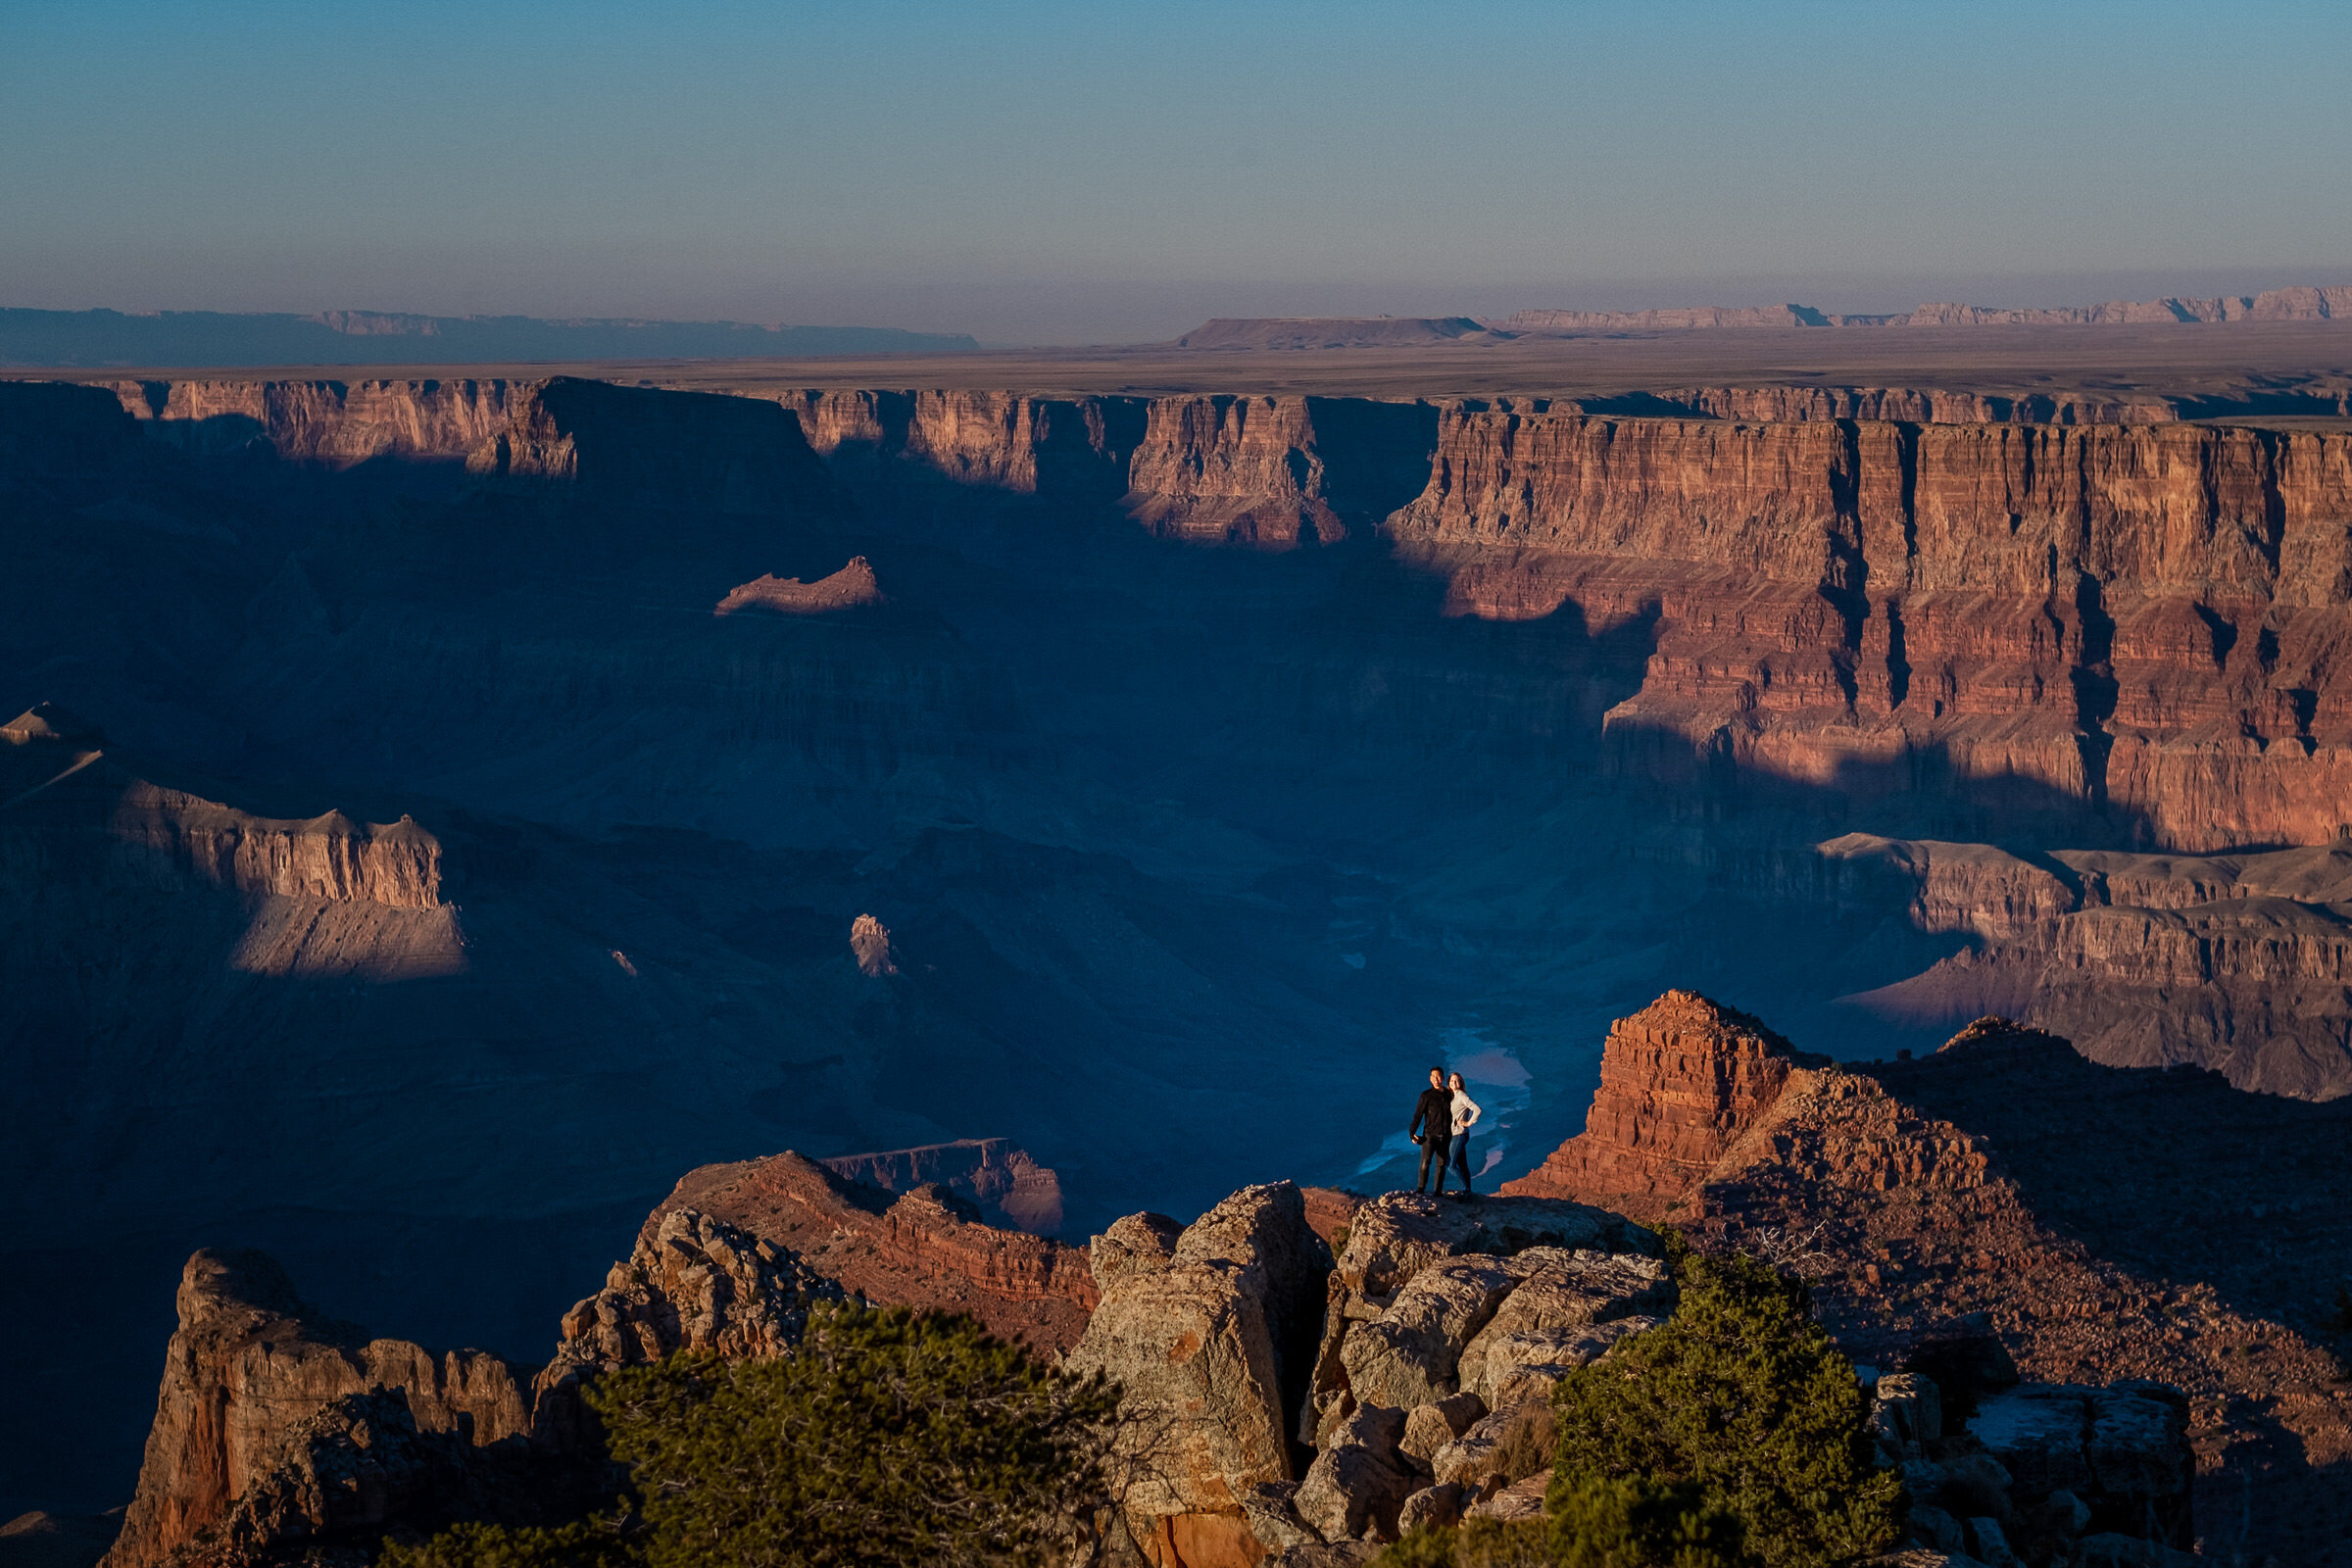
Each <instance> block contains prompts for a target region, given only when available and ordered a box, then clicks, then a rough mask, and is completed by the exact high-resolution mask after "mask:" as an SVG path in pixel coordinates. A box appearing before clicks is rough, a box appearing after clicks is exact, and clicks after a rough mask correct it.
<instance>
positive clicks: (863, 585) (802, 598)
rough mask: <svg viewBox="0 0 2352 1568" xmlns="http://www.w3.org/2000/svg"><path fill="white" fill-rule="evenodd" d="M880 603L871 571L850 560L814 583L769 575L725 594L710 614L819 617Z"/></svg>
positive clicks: (858, 558)
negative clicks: (762, 612) (756, 612)
mask: <svg viewBox="0 0 2352 1568" xmlns="http://www.w3.org/2000/svg"><path fill="white" fill-rule="evenodd" d="M881 603H882V588H881V585H880V584H879V583H877V582H875V581H874V568H873V567H872V566H871V565H869V564H867V563H866V559H865V558H864V557H863V556H853V557H851V558H850V564H848V565H846V566H844V567H842V568H841V569H840V570H839V571H837V572H834V573H833V574H832V575H831V576H827V577H819V578H818V579H817V580H816V581H814V582H803V581H801V579H800V578H798V577H778V576H776V575H775V574H774V573H772V572H771V573H769V574H768V575H766V576H764V577H757V578H754V579H753V580H752V581H750V582H747V583H744V584H742V585H741V586H740V587H736V588H732V589H730V590H728V592H727V597H726V598H724V599H721V600H720V601H719V602H718V608H717V609H715V610H713V611H711V613H712V614H714V615H732V614H734V613H736V612H737V611H739V610H766V611H773V612H775V613H779V614H785V615H822V614H825V613H829V612H832V611H836V610H854V609H856V608H857V607H858V606H860V605H878V604H881Z"/></svg>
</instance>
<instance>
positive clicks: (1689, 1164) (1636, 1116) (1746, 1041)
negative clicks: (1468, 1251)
mask: <svg viewBox="0 0 2352 1568" xmlns="http://www.w3.org/2000/svg"><path fill="white" fill-rule="evenodd" d="M1798 1065H1799V1063H1798V1058H1797V1054H1796V1052H1795V1050H1794V1049H1793V1048H1792V1047H1791V1046H1790V1045H1789V1042H1788V1041H1786V1040H1783V1039H1782V1038H1781V1037H1780V1036H1778V1035H1776V1034H1774V1033H1773V1032H1772V1031H1771V1030H1769V1029H1767V1028H1765V1027H1764V1026H1763V1024H1761V1023H1760V1022H1758V1021H1757V1020H1756V1019H1754V1018H1751V1017H1749V1016H1748V1015H1747V1014H1745V1013H1742V1012H1739V1011H1736V1010H1734V1009H1732V1008H1729V1007H1725V1006H1723V1005H1720V1004H1718V1003H1714V1002H1710V1001H1708V1000H1707V999H1706V998H1704V997H1701V996H1697V995H1694V994H1692V993H1691V992H1688V991H1669V992H1667V993H1666V995H1664V996H1662V997H1660V998H1659V999H1658V1000H1657V1001H1656V1002H1653V1003H1651V1004H1650V1005H1648V1006H1647V1007H1644V1008H1643V1009H1642V1011H1640V1012H1638V1013H1636V1014H1634V1015H1633V1016H1632V1017H1630V1018H1620V1019H1618V1020H1617V1022H1616V1023H1614V1024H1612V1025H1611V1026H1610V1028H1609V1035H1608V1040H1607V1041H1606V1043H1604V1044H1603V1046H1602V1048H1601V1057H1600V1087H1599V1089H1597V1090H1596V1091H1595V1092H1594V1093H1593V1108H1592V1110H1591V1111H1590V1112H1589V1113H1588V1114H1587V1116H1586V1119H1585V1130H1584V1132H1583V1133H1581V1134H1580V1135H1578V1136H1577V1137H1575V1138H1571V1139H1570V1140H1568V1142H1566V1143H1565V1144H1562V1145H1561V1146H1560V1147H1559V1148H1558V1149H1556V1150H1554V1151H1552V1152H1551V1154H1550V1155H1549V1156H1548V1157H1547V1158H1546V1159H1545V1160H1544V1163H1543V1164H1542V1165H1540V1166H1538V1167H1537V1168H1536V1169H1535V1170H1534V1171H1533V1172H1531V1173H1530V1174H1528V1175H1526V1176H1523V1177H1520V1178H1519V1179H1518V1180H1517V1181H1513V1182H1508V1183H1505V1184H1504V1186H1503V1189H1502V1190H1503V1192H1504V1193H1506V1194H1511V1195H1517V1196H1524V1197H1541V1198H1573V1199H1577V1200H1580V1201H1585V1202H1592V1203H1606V1204H1607V1205H1608V1206H1610V1207H1611V1208H1614V1209H1617V1210H1618V1211H1620V1212H1622V1213H1626V1214H1630V1215H1633V1216H1635V1217H1637V1218H1642V1219H1657V1218H1660V1217H1662V1216H1664V1215H1665V1214H1666V1213H1667V1212H1668V1211H1670V1210H1672V1209H1674V1208H1676V1207H1678V1206H1680V1205H1681V1204H1683V1203H1684V1202H1685V1201H1688V1200H1689V1199H1691V1197H1692V1196H1694V1195H1695V1194H1696V1192H1697V1191H1698V1187H1699V1184H1700V1183H1701V1182H1702V1181H1703V1180H1704V1179H1705V1178H1706V1175H1707V1173H1708V1172H1709V1171H1710V1170H1712V1169H1713V1168H1714V1167H1715V1165H1716V1164H1717V1162H1718V1161H1720V1160H1721V1159H1722V1158H1723V1156H1724V1152H1725V1151H1727V1150H1728V1149H1730V1148H1731V1147H1732V1145H1733V1144H1734V1143H1736V1142H1738V1141H1739V1139H1740V1137H1741V1136H1742V1135H1744V1134H1745V1133H1747V1132H1748V1131H1749V1130H1750V1129H1752V1128H1754V1127H1755V1126H1756V1125H1757V1124H1758V1123H1759V1122H1761V1121H1762V1120H1763V1119H1764V1117H1765V1116H1766V1115H1767V1113H1769V1112H1770V1111H1771V1109H1772V1107H1773V1105H1774V1103H1776V1102H1777V1101H1778V1100H1779V1099H1780V1097H1781V1094H1782V1091H1783V1090H1784V1089H1785V1088H1786V1087H1787V1085H1788V1083H1789V1074H1790V1073H1791V1072H1793V1071H1795V1070H1796V1069H1797V1067H1798Z"/></svg>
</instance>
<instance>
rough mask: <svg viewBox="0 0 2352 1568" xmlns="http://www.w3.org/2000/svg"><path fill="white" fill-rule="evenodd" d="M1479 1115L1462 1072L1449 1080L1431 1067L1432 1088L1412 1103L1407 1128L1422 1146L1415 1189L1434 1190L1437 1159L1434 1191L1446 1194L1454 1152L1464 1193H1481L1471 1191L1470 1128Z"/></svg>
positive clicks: (1440, 1069) (1455, 1165) (1475, 1122)
mask: <svg viewBox="0 0 2352 1568" xmlns="http://www.w3.org/2000/svg"><path fill="white" fill-rule="evenodd" d="M1479 1115H1480V1111H1479V1108H1478V1102H1477V1101H1475V1100H1472V1099H1471V1098H1470V1096H1469V1093H1468V1091H1466V1090H1464V1089H1463V1088H1462V1075H1461V1074H1460V1073H1458V1072H1457V1073H1455V1074H1454V1075H1453V1076H1452V1078H1451V1079H1448V1078H1447V1077H1446V1073H1445V1071H1444V1069H1442V1068H1438V1067H1432V1068H1430V1069H1429V1087H1428V1088H1427V1089H1424V1090H1422V1091H1421V1098H1420V1099H1419V1100H1417V1101H1415V1102H1414V1103H1413V1119H1412V1120H1411V1121H1410V1122H1408V1123H1406V1124H1405V1129H1404V1130H1405V1131H1406V1132H1408V1133H1410V1134H1412V1135H1413V1142H1414V1143H1416V1144H1419V1145H1420V1146H1421V1179H1420V1180H1419V1181H1417V1182H1415V1183H1414V1184H1413V1191H1414V1192H1416V1193H1418V1192H1425V1191H1430V1190H1431V1189H1430V1185H1429V1170H1430V1163H1431V1161H1432V1160H1433V1159H1434V1160H1435V1161H1436V1163H1437V1170H1438V1185H1437V1187H1436V1188H1435V1192H1436V1193H1437V1195H1438V1196H1439V1197H1444V1196H1445V1193H1446V1163H1447V1156H1448V1155H1451V1156H1452V1159H1451V1162H1452V1165H1453V1168H1454V1169H1455V1170H1456V1171H1458V1172H1460V1173H1461V1178H1462V1196H1463V1197H1464V1198H1475V1197H1477V1196H1478V1195H1477V1194H1476V1193H1473V1192H1472V1191H1470V1129H1471V1128H1472V1127H1474V1126H1476V1125H1477V1124H1478V1118H1479Z"/></svg>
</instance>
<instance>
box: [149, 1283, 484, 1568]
mask: <svg viewBox="0 0 2352 1568" xmlns="http://www.w3.org/2000/svg"><path fill="white" fill-rule="evenodd" d="M379 1390H389V1391H395V1392H397V1393H399V1394H400V1395H401V1396H402V1398H403V1402H404V1403H405V1405H406V1410H407V1414H408V1416H409V1417H410V1418H412V1419H413V1421H414V1424H415V1427H416V1429H417V1430H418V1431H422V1432H440V1433H454V1434H458V1435H459V1436H461V1437H462V1438H463V1439H464V1440H465V1441H466V1442H467V1443H470V1444H472V1445H475V1446H487V1445H491V1444H496V1443H500V1442H503V1441H506V1440H508V1439H513V1438H521V1437H525V1436H527V1435H528V1433H529V1431H530V1405H529V1401H528V1398H527V1397H526V1396H525V1394H524V1392H523V1388H522V1386H521V1384H520V1383H519V1382H518V1381H517V1380H516V1378H515V1374H514V1372H513V1370H512V1369H511V1368H509V1367H508V1366H507V1364H506V1363H505V1362H503V1361H501V1360H499V1359H498V1358H497V1357H496V1356H493V1355H488V1354H485V1353H483V1352H481V1351H478V1350H453V1351H451V1352H450V1353H449V1354H448V1355H447V1356H445V1357H436V1356H434V1355H433V1354H431V1353H430V1352H429V1351H426V1350H423V1349H420V1348H417V1346H414V1345H411V1344H409V1343H407V1342H406V1341H402V1340H373V1341H368V1340H365V1339H363V1338H362V1337H361V1336H360V1334H359V1333H358V1332H357V1331H356V1330H353V1329H351V1328H350V1327H349V1326H348V1325H342V1324H334V1323H328V1322H324V1321H322V1320H320V1319H319V1317H318V1315H317V1314H316V1313H315V1312H313V1311H312V1310H311V1309H310V1308H308V1307H305V1306H304V1305H303V1304H302V1303H301V1301H300V1300H299V1299H296V1297H295V1295H294V1290H293V1287H292V1285H290V1284H289V1283H288V1282H287V1280H286V1277H285V1275H284V1273H283V1272H282V1271H281V1270H280V1269H279V1268H278V1267H277V1265H276V1264H275V1263H273V1262H271V1261H270V1259H269V1258H267V1257H265V1256H263V1255H262V1254H261V1253H259V1252H213V1251H202V1252H198V1253H197V1254H196V1255H195V1256H194V1257H192V1258H190V1259H189V1260H188V1266H187V1270H186V1272H185V1273H184V1275H183V1276H182V1277H181V1281H180V1287H179V1329H178V1331H177V1332H176V1333H174V1334H173V1335H172V1343H171V1346H170V1347H169V1348H167V1349H166V1351H165V1355H164V1380H163V1386H162V1389H161V1390H160V1392H159V1393H158V1394H157V1396H156V1414H155V1425H154V1427H153V1428H152V1429H151V1430H150V1431H149V1433H148V1437H147V1455H146V1462H145V1463H144V1465H142V1467H141V1468H140V1471H139V1486H138V1492H137V1494H136V1495H135V1496H134V1497H133V1498H132V1499H131V1504H130V1510H129V1512H128V1513H127V1514H125V1515H124V1517H123V1534H122V1536H121V1537H120V1539H118V1540H117V1542H116V1543H115V1545H114V1548H113V1549H112V1550H111V1551H109V1552H108V1553H107V1556H106V1568H149V1565H151V1564H155V1563H160V1562H163V1561H164V1560H166V1559H167V1558H168V1557H170V1556H171V1555H172V1552H173V1551H174V1550H176V1549H178V1548H180V1547H182V1546H184V1545H186V1544H189V1543H190V1542H191V1541H192V1540H193V1539H194V1538H195V1537H196V1535H197V1534H198V1532H200V1531H202V1530H204V1529H206V1528H207V1527H210V1526H216V1525H219V1524H221V1522H222V1521H223V1520H224V1519H226V1518H227V1517H228V1516H229V1514H230V1511H231V1508H232V1506H233V1505H234V1504H235V1503H236V1502H237V1501H238V1500H239V1499H240V1498H242V1497H244V1496H245V1495H246V1494H247V1493H248V1492H249V1491H250V1490H251V1489H252V1488H253V1487H254V1486H255V1484H256V1483H257V1482H259V1481H262V1480H264V1479H266V1478H267V1476H268V1474H269V1472H270V1468H271V1460H272V1459H273V1457H274V1456H275V1455H277V1453H278V1451H279V1450H280V1449H281V1448H282V1447H283V1445H284V1440H285V1439H286V1438H287V1436H288V1435H289V1434H290V1433H291V1432H292V1431H293V1429H295V1428H296V1427H297V1426H298V1425H299V1424H301V1423H302V1422H304V1421H306V1420H308V1419H310V1418H312V1417H314V1416H317V1415H319V1414H320V1413H321V1412H323V1411H325V1410H327V1409H328V1407H329V1406H331V1405H333V1404H335V1402H336V1401H338V1400H342V1399H346V1398H349V1397H354V1396H365V1395H368V1394H370V1393H371V1392H374V1391H379ZM324 1522H325V1521H324V1519H320V1520H319V1521H317V1523H319V1524H323V1523H324Z"/></svg>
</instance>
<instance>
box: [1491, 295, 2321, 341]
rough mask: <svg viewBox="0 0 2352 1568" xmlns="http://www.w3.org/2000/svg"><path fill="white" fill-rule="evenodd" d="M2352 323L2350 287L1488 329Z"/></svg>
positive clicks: (1592, 316) (1504, 333)
mask: <svg viewBox="0 0 2352 1568" xmlns="http://www.w3.org/2000/svg"><path fill="white" fill-rule="evenodd" d="M2345 319H2352V287H2339V288H2275V289H2269V290H2266V291H2264V292H2263V293H2260V294H2227V295H2219V296H2215V297H2213V298H2210V299H2189V298H2181V297H2168V298H2165V299H2160V300H2109V301H2107V302H2105V303H2104V304H2100V305H2070V306H2059V307H2054V308H2034V309H2025V310H2015V309H2009V308H2006V307H1996V306H1985V305H1957V304H1952V303H1948V302H1937V303H1934V304H1929V305H1922V306H1919V307H1918V308H1917V309H1914V310H1910V311H1904V312H1901V313H1899V314H1895V315H1889V316H1838V315H1833V314H1831V313H1830V312H1827V311H1823V310H1820V309H1817V308H1816V307H1814V306H1810V305H1759V306H1714V305H1702V306H1691V307H1685V308H1682V309H1678V310H1655V311H1519V312H1515V313H1514V314H1512V315H1510V316H1506V317H1504V318H1502V319H1500V320H1495V321H1489V322H1486V323H1484V324H1485V325H1486V326H1487V327H1488V328H1490V329H1491V330H1492V332H1494V333H1495V335H1496V336H1498V337H1547V336H1557V335H1560V334H1563V333H1570V332H1626V331H1659V330H1666V331H1672V330H1681V329H1695V328H1706V327H1817V326H2142V325H2167V324H2171V325H2180V324H2193V323H2199V322H2213V321H2327V320H2345Z"/></svg>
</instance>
